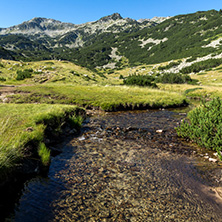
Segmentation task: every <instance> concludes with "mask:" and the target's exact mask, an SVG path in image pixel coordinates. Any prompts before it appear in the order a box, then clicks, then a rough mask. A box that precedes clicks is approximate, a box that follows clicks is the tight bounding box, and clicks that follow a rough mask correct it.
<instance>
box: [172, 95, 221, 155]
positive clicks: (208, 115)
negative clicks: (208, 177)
mask: <svg viewBox="0 0 222 222" xmlns="http://www.w3.org/2000/svg"><path fill="white" fill-rule="evenodd" d="M176 130H177V134H178V136H180V137H185V138H189V139H190V140H192V141H194V142H196V143H197V144H199V145H200V146H203V147H205V148H208V149H212V150H214V151H217V153H218V155H219V156H220V158H221V152H220V151H221V150H222V101H221V99H220V98H214V99H213V100H212V101H210V102H208V103H203V104H202V106H200V107H198V108H196V109H194V110H192V111H190V112H189V113H188V121H183V122H182V123H181V125H180V127H178V128H177V129H176Z"/></svg>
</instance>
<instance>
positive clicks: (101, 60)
mask: <svg viewBox="0 0 222 222" xmlns="http://www.w3.org/2000/svg"><path fill="white" fill-rule="evenodd" d="M221 33H222V14H221V11H216V10H210V11H206V12H196V13H192V14H187V15H178V16H175V17H172V18H169V17H168V18H153V19H151V20H147V19H140V20H138V21H136V20H133V19H130V18H122V17H121V15H120V14H118V13H114V14H113V15H109V16H105V17H103V18H101V19H99V20H98V21H95V22H89V23H85V24H81V25H74V24H70V23H61V22H59V21H56V20H52V19H44V18H34V19H32V20H30V21H28V22H24V23H22V24H21V25H18V26H14V27H11V28H8V29H2V30H1V31H0V46H1V47H3V48H4V49H6V50H7V51H9V52H12V53H13V57H14V58H15V59H20V60H27V61H28V60H40V59H51V58H54V59H64V60H70V61H72V62H74V63H77V64H79V65H82V66H85V67H88V68H90V69H95V68H105V67H112V68H121V67H124V66H126V65H127V66H134V65H138V64H143V63H145V64H151V63H160V62H165V61H169V60H173V59H181V58H186V57H190V58H189V60H190V61H192V60H195V59H196V58H197V57H203V56H206V55H210V56H213V55H220V54H221V53H222V34H221ZM191 57H192V58H191ZM221 57H222V56H221Z"/></svg>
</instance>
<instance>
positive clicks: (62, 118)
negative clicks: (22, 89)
mask: <svg viewBox="0 0 222 222" xmlns="http://www.w3.org/2000/svg"><path fill="white" fill-rule="evenodd" d="M83 112H84V111H83V110H82V109H81V108H78V107H76V106H70V105H69V106H68V105H47V104H22V105H21V104H0V147H1V149H0V180H2V179H3V178H7V175H8V174H10V172H11V171H13V169H14V167H16V164H17V163H19V162H21V160H22V159H23V158H29V157H30V155H31V157H32V158H33V155H34V158H37V159H38V158H39V159H41V160H42V164H43V165H47V164H48V163H49V160H50V158H49V157H50V155H49V150H48V149H47V148H46V147H45V145H43V139H44V137H45V135H46V133H50V135H52V136H53V135H54V136H57V135H59V133H60V132H61V128H62V126H63V125H64V124H65V123H66V122H68V121H76V120H75V119H76V118H75V116H77V115H79V114H81V113H83ZM75 124H77V123H75ZM30 147H31V148H30ZM30 149H31V150H30Z"/></svg>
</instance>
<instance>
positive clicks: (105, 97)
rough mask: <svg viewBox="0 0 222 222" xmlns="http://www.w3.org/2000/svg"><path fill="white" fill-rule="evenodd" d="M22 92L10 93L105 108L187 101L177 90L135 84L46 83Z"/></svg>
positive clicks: (26, 99) (17, 98) (18, 98)
mask: <svg viewBox="0 0 222 222" xmlns="http://www.w3.org/2000/svg"><path fill="white" fill-rule="evenodd" d="M19 91H20V93H19V94H16V95H13V96H11V102H13V103H57V104H78V105H81V106H84V107H87V106H89V107H92V106H93V107H99V108H101V109H102V110H105V111H114V110H118V109H119V108H120V107H123V108H124V107H125V108H126V109H127V108H129V107H131V108H132V109H133V108H135V109H136V108H137V107H147V108H160V107H172V106H180V105H182V104H184V102H185V96H183V95H181V94H180V93H177V92H168V91H164V90H158V89H150V88H147V87H132V86H100V85H71V84H44V85H36V86H25V87H20V88H19Z"/></svg>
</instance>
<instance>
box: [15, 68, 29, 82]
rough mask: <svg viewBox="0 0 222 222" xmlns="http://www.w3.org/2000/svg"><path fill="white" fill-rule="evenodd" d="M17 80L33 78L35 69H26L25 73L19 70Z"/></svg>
mask: <svg viewBox="0 0 222 222" xmlns="http://www.w3.org/2000/svg"><path fill="white" fill-rule="evenodd" d="M16 73H17V77H16V80H24V79H27V78H32V73H33V69H25V70H23V71H21V70H17V72H16Z"/></svg>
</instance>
